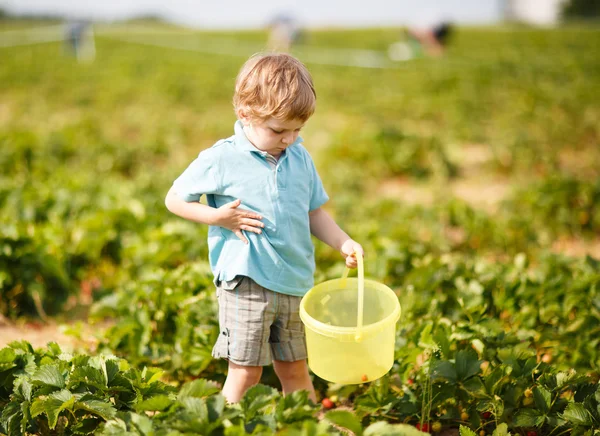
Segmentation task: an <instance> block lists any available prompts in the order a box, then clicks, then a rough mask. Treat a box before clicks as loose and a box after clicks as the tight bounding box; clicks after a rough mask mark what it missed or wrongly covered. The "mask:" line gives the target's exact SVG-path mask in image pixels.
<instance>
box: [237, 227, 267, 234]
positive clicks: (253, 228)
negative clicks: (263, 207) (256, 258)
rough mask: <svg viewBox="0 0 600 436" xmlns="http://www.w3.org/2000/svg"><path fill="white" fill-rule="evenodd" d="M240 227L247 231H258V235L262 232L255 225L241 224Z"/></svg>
mask: <svg viewBox="0 0 600 436" xmlns="http://www.w3.org/2000/svg"><path fill="white" fill-rule="evenodd" d="M240 229H242V230H246V231H247V232H253V233H258V234H259V235H260V234H261V233H262V230H261V229H257V228H256V227H252V226H246V225H242V226H240Z"/></svg>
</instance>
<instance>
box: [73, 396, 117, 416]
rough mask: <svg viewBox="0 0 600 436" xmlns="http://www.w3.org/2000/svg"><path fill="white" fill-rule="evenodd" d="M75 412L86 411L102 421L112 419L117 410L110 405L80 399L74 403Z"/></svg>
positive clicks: (103, 402) (104, 402) (98, 401)
mask: <svg viewBox="0 0 600 436" xmlns="http://www.w3.org/2000/svg"><path fill="white" fill-rule="evenodd" d="M74 409H75V410H86V411H88V412H90V413H93V414H94V415H98V416H100V417H102V418H104V419H110V418H113V417H114V416H115V415H116V413H117V410H116V409H115V408H114V407H113V405H112V404H110V403H108V402H106V401H101V400H94V399H81V400H79V401H77V402H76V403H75V407H74Z"/></svg>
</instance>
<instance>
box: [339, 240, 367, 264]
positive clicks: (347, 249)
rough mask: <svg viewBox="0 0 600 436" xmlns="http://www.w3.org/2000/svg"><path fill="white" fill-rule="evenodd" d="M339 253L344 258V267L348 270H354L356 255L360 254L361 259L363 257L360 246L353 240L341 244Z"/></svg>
mask: <svg viewBox="0 0 600 436" xmlns="http://www.w3.org/2000/svg"><path fill="white" fill-rule="evenodd" d="M340 251H341V252H342V255H343V256H345V257H346V266H347V267H348V268H356V267H357V266H358V263H357V261H356V255H357V254H360V255H361V256H363V257H364V256H365V252H364V250H363V248H362V246H361V245H360V244H359V243H358V242H356V241H354V240H353V239H348V240H346V241H345V242H344V243H343V244H342V247H341V248H340Z"/></svg>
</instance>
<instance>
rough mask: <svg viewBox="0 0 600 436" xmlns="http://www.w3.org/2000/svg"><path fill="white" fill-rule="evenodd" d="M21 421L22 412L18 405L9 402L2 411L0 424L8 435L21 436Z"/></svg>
mask: <svg viewBox="0 0 600 436" xmlns="http://www.w3.org/2000/svg"><path fill="white" fill-rule="evenodd" d="M22 419H23V411H22V410H21V407H20V404H18V403H15V402H10V403H8V404H7V405H6V406H4V409H3V410H2V415H1V416H0V423H2V426H3V427H4V428H5V429H6V431H7V432H8V434H9V435H13V434H14V435H21V434H23V433H24V431H23V429H21V424H20V423H21V420H22Z"/></svg>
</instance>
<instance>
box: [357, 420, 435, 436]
mask: <svg viewBox="0 0 600 436" xmlns="http://www.w3.org/2000/svg"><path fill="white" fill-rule="evenodd" d="M427 435H429V433H423V432H422V431H419V430H417V429H416V428H414V427H413V426H412V425H408V424H389V423H387V422H385V421H379V422H375V423H373V424H371V425H370V426H368V427H367V428H366V429H365V432H364V433H363V436H427Z"/></svg>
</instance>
